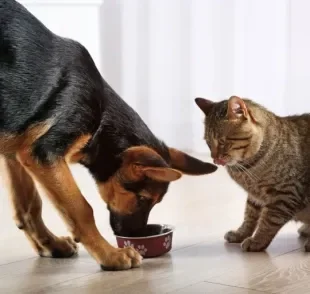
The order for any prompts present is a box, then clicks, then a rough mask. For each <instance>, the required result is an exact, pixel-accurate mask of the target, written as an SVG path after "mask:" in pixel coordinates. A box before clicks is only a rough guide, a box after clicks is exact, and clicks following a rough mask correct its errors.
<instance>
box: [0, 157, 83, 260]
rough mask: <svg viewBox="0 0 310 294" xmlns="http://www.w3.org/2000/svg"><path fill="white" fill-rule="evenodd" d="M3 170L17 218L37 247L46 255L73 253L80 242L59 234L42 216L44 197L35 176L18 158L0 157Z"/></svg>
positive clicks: (17, 221)
mask: <svg viewBox="0 0 310 294" xmlns="http://www.w3.org/2000/svg"><path fill="white" fill-rule="evenodd" d="M0 165H1V170H2V171H4V173H3V175H4V179H5V182H6V184H7V187H8V189H9V194H10V197H11V202H12V206H13V213H14V219H15V221H16V224H17V226H18V228H19V229H22V230H23V231H24V233H25V235H26V236H27V237H28V239H29V240H30V242H31V244H32V246H33V247H34V249H35V250H36V251H37V252H38V254H39V255H40V256H43V257H55V258H61V257H70V256H72V255H74V254H75V253H76V252H77V245H76V243H75V242H74V241H73V240H72V239H71V238H70V237H56V236H55V235H54V234H53V233H51V232H50V231H49V229H48V228H47V227H46V226H45V224H44V222H43V220H42V200H41V198H40V196H39V194H38V191H37V189H36V187H35V184H34V182H33V180H32V178H31V177H30V176H29V175H28V173H27V172H26V170H25V169H24V167H23V166H22V165H21V164H20V163H19V162H18V161H17V160H15V159H11V158H10V159H8V158H6V157H0Z"/></svg>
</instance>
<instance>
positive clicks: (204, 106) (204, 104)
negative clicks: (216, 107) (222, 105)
mask: <svg viewBox="0 0 310 294" xmlns="http://www.w3.org/2000/svg"><path fill="white" fill-rule="evenodd" d="M195 102H196V104H197V106H198V107H199V108H200V109H201V110H202V111H203V113H204V114H205V115H208V113H209V111H210V109H211V107H212V105H213V104H214V102H212V101H210V100H207V99H204V98H200V97H198V98H196V99H195Z"/></svg>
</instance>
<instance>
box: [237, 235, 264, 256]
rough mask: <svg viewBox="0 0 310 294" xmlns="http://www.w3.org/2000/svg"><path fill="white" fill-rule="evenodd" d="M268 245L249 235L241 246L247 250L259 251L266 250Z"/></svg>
mask: <svg viewBox="0 0 310 294" xmlns="http://www.w3.org/2000/svg"><path fill="white" fill-rule="evenodd" d="M266 247H267V246H266V245H265V244H264V243H262V242H259V241H256V240H255V239H254V238H252V237H249V238H246V239H245V240H244V241H243V242H242V244H241V248H242V250H243V251H245V252H259V251H264V250H265V249H266Z"/></svg>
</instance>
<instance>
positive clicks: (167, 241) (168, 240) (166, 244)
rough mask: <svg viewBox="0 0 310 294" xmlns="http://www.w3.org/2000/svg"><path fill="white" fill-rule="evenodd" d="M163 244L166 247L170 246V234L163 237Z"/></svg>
mask: <svg viewBox="0 0 310 294" xmlns="http://www.w3.org/2000/svg"><path fill="white" fill-rule="evenodd" d="M163 246H164V247H165V248H166V249H168V248H169V247H170V246H171V237H170V236H167V237H166V238H165V242H164V243H163Z"/></svg>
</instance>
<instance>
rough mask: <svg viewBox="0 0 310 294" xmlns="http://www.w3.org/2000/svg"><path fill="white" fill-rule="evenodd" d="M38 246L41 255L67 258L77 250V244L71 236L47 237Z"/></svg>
mask: <svg viewBox="0 0 310 294" xmlns="http://www.w3.org/2000/svg"><path fill="white" fill-rule="evenodd" d="M40 246H41V249H39V250H38V251H39V255H40V256H41V257H53V258H67V257H71V256H73V255H76V254H77V252H78V246H77V244H76V243H75V242H74V241H73V240H72V238H71V237H55V238H53V239H47V240H46V242H43V243H42V244H40Z"/></svg>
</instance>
